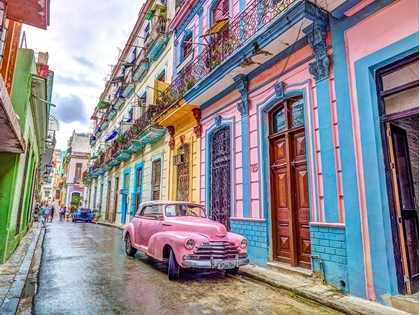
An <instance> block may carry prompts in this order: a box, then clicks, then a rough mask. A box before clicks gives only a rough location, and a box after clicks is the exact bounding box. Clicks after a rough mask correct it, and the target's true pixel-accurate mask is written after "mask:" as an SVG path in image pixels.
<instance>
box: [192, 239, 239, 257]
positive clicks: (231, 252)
mask: <svg viewBox="0 0 420 315" xmlns="http://www.w3.org/2000/svg"><path fill="white" fill-rule="evenodd" d="M238 254H239V250H238V248H237V247H236V245H235V244H234V243H229V242H208V243H203V244H201V245H200V246H199V247H198V249H197V250H196V251H194V255H195V256H198V259H200V260H201V259H203V260H204V259H205V260H209V259H211V258H212V259H235V257H236V255H238Z"/></svg>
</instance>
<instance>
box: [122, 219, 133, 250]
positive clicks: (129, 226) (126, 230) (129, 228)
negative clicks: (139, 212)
mask: <svg viewBox="0 0 420 315" xmlns="http://www.w3.org/2000/svg"><path fill="white" fill-rule="evenodd" d="M127 233H128V234H130V238H131V240H133V239H134V226H133V224H132V223H129V224H127V226H126V227H125V228H124V232H123V236H122V239H123V241H125V239H126V237H127ZM132 245H134V244H132Z"/></svg>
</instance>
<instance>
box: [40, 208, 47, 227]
mask: <svg viewBox="0 0 420 315" xmlns="http://www.w3.org/2000/svg"><path fill="white" fill-rule="evenodd" d="M45 208H46V207H45V203H41V206H40V207H39V212H38V220H39V221H40V222H41V224H42V226H43V227H45Z"/></svg>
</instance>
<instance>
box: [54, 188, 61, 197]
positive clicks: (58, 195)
mask: <svg viewBox="0 0 420 315" xmlns="http://www.w3.org/2000/svg"><path fill="white" fill-rule="evenodd" d="M55 199H60V190H58V189H57V190H56V191H55Z"/></svg>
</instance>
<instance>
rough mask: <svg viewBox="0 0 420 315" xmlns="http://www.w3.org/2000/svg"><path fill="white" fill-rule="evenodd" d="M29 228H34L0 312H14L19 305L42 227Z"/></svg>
mask: <svg viewBox="0 0 420 315" xmlns="http://www.w3.org/2000/svg"><path fill="white" fill-rule="evenodd" d="M31 229H34V232H33V235H32V239H31V241H30V243H29V246H28V248H27V250H26V253H25V255H24V257H23V260H22V262H21V264H20V266H19V270H18V272H17V274H16V275H15V277H14V279H13V283H12V285H11V286H10V288H9V291H8V292H7V295H6V298H5V299H4V303H3V304H2V305H1V307H0V314H16V312H17V309H18V307H19V303H20V299H21V296H22V292H23V290H24V288H25V284H26V279H27V278H28V274H29V270H30V268H31V265H32V259H33V257H34V253H35V249H36V246H37V244H38V239H39V236H40V234H41V229H42V228H41V227H40V226H38V227H37V228H35V227H32V228H31Z"/></svg>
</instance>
